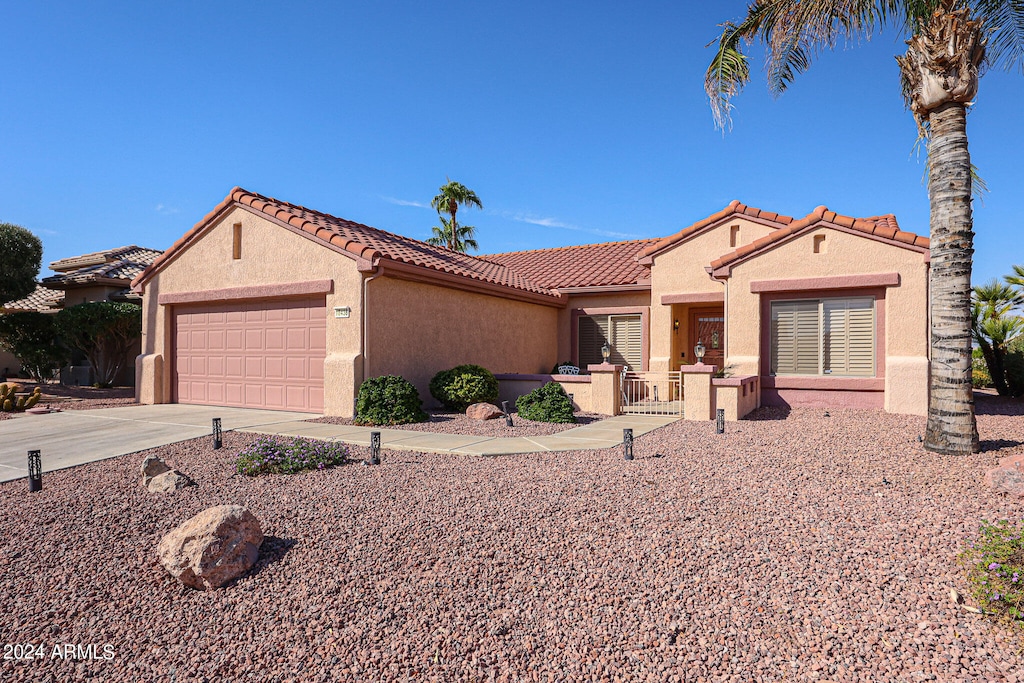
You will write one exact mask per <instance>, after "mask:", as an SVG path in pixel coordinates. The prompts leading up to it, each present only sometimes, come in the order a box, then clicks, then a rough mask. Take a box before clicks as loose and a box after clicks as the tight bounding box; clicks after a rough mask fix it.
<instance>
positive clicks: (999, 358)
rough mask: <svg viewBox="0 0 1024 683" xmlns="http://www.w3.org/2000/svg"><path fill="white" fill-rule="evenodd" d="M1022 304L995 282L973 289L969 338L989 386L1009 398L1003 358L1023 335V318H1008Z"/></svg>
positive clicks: (1020, 298) (1023, 298) (1018, 297)
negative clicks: (985, 368) (978, 352)
mask: <svg viewBox="0 0 1024 683" xmlns="http://www.w3.org/2000/svg"><path fill="white" fill-rule="evenodd" d="M1022 302H1024V296H1021V295H1020V294H1018V293H1017V292H1015V291H1014V289H1013V287H1011V286H1010V285H1008V284H1000V283H999V282H997V281H996V280H993V281H992V282H990V283H988V284H987V285H978V286H977V287H975V288H974V294H973V299H972V305H971V334H972V335H973V336H974V341H975V342H976V343H977V344H978V348H980V349H981V354H982V355H983V356H984V357H985V365H987V366H988V372H989V375H991V377H992V384H994V385H995V387H996V391H997V392H998V393H999V395H1000V396H1007V395H1009V394H1010V390H1009V385H1008V384H1007V381H1006V364H1005V360H1006V354H1007V353H1008V352H1009V346H1010V344H1011V343H1012V342H1013V341H1014V340H1015V339H1016V338H1017V337H1019V336H1020V335H1021V334H1024V318H1022V317H1020V316H1014V315H1010V313H1011V312H1012V311H1013V309H1014V308H1016V307H1017V306H1019V305H1021V303H1022Z"/></svg>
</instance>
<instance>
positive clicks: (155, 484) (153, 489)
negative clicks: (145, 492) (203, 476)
mask: <svg viewBox="0 0 1024 683" xmlns="http://www.w3.org/2000/svg"><path fill="white" fill-rule="evenodd" d="M195 485H196V483H195V482H194V481H192V480H191V479H189V478H188V477H186V476H185V475H184V474H182V473H181V472H179V471H178V470H167V471H166V472H164V473H162V474H158V475H156V476H155V477H153V478H151V479H150V480H149V484H147V486H146V488H147V489H149V492H150V493H172V492H173V491H177V490H178V489H183V488H185V487H186V486H195Z"/></svg>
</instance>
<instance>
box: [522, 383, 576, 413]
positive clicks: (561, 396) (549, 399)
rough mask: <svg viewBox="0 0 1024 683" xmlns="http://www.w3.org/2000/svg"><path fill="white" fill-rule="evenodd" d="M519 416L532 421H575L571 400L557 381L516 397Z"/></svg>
mask: <svg viewBox="0 0 1024 683" xmlns="http://www.w3.org/2000/svg"><path fill="white" fill-rule="evenodd" d="M516 410H517V411H519V417H522V418H525V419H527V420H533V421H534V422H575V421H576V416H575V415H574V414H573V410H572V401H571V400H570V399H569V395H568V394H566V393H565V389H563V388H562V385H561V384H559V383H558V382H548V383H547V384H545V385H544V386H542V387H538V388H536V389H534V390H533V391H531V392H530V393H528V394H526V395H525V396H520V397H519V398H517V399H516Z"/></svg>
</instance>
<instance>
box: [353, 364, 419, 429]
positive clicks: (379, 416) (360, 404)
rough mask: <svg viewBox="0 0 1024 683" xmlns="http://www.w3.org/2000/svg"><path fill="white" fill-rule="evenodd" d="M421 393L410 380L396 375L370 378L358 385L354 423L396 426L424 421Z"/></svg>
mask: <svg viewBox="0 0 1024 683" xmlns="http://www.w3.org/2000/svg"><path fill="white" fill-rule="evenodd" d="M428 417H429V416H428V415H427V414H426V413H425V412H423V402H422V401H421V400H420V393H419V392H418V391H416V387H414V386H413V385H412V383H411V382H409V380H407V379H405V378H404V377H399V376H397V375H384V376H382V377H371V378H370V379H368V380H365V381H364V382H363V383H362V384H361V385H360V386H359V396H358V397H357V398H356V422H357V423H359V424H368V425H397V424H407V423H409V422H425V421H426V420H427V418H428Z"/></svg>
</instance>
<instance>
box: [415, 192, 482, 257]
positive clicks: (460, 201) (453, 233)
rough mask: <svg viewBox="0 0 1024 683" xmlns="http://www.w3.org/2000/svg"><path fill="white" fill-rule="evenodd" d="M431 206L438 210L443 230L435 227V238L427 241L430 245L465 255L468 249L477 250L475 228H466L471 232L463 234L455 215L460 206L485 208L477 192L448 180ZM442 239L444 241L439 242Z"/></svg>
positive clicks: (431, 202)
mask: <svg viewBox="0 0 1024 683" xmlns="http://www.w3.org/2000/svg"><path fill="white" fill-rule="evenodd" d="M430 205H431V206H432V207H434V208H435V209H436V210H437V215H438V216H440V217H441V225H442V226H443V228H437V227H435V228H434V237H432V238H430V239H429V240H427V242H428V243H430V244H433V245H436V246H444V247H448V248H449V249H451V250H452V251H460V252H463V253H465V251H466V247H472V248H473V249H476V248H477V246H476V242H475V241H474V240H473V239H472V237H473V231H474V228H473V227H471V226H466V227H468V228H469V232H468V233H463V232H462V230H463V228H462V226H460V225H459V222H458V221H457V220H456V218H455V214H456V213H458V211H459V207H460V206H475V207H476V208H478V209H482V208H484V205H483V204H481V203H480V198H479V197H477V196H476V192H473V190H471V189H469V188H468V187H466V186H465V185H463V184H462V183H457V182H455V181H454V180H452V179H451V178H448V182H447V183H445V184H444V185H442V186H441V188H440V189H439V190H438V193H437V196H436V197H434V198H433V199H432V200H430ZM444 214H448V216H449V218H448V220H447V221H446V220H445V218H444ZM460 236H461V237H462V242H461V244H462V248H459V245H460ZM442 238H443V241H438V240H441V239H442ZM466 238H468V239H466Z"/></svg>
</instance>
